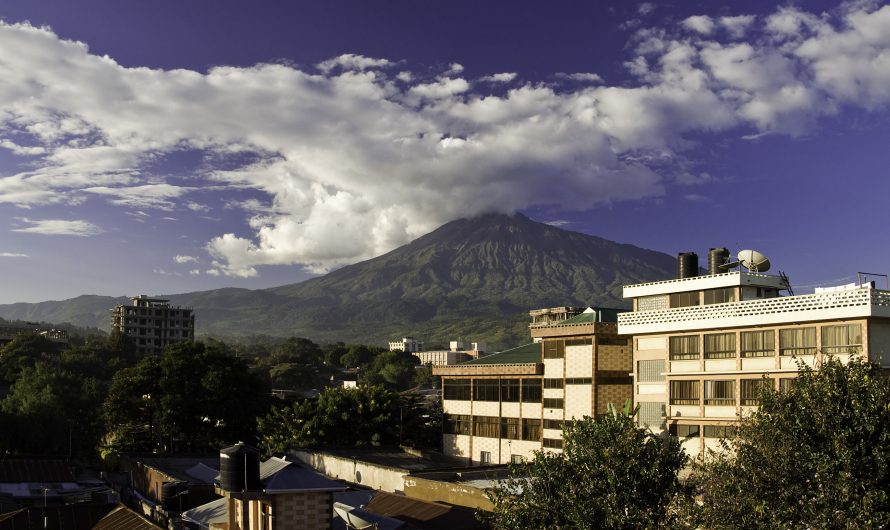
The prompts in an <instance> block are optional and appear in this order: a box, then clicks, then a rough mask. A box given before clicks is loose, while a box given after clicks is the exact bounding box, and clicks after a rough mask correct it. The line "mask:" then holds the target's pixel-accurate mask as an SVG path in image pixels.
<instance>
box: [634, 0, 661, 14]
mask: <svg viewBox="0 0 890 530" xmlns="http://www.w3.org/2000/svg"><path fill="white" fill-rule="evenodd" d="M656 7H658V6H656V5H655V3H654V2H643V3H642V4H640V5H638V6H637V13H639V14H640V15H642V16H646V15H648V14H650V13H652V12H653V11H655V8H656Z"/></svg>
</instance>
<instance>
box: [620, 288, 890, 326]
mask: <svg viewBox="0 0 890 530" xmlns="http://www.w3.org/2000/svg"><path fill="white" fill-rule="evenodd" d="M866 316H885V317H890V291H879V290H875V289H867V288H863V289H856V290H850V291H836V292H826V293H817V294H807V295H799V296H781V297H777V298H763V299H757V300H745V301H741V302H729V303H725V304H711V305H702V306H693V307H678V308H674V309H662V310H656V311H635V312H631V313H621V314H619V315H618V327H619V329H618V332H619V333H622V334H629V333H650V332H659V331H671V330H678V331H679V330H683V329H705V328H708V327H731V326H749V325H768V324H771V323H781V322H793V321H798V320H803V321H807V320H820V319H828V318H845V317H848V318H853V317H866Z"/></svg>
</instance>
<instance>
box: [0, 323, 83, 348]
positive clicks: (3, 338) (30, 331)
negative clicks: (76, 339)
mask: <svg viewBox="0 0 890 530" xmlns="http://www.w3.org/2000/svg"><path fill="white" fill-rule="evenodd" d="M23 335H26V336H27V335H34V336H39V337H43V338H45V339H46V340H48V341H51V342H56V343H59V344H68V332H67V331H66V330H64V329H55V328H51V327H46V326H41V325H40V324H36V323H31V322H27V323H25V324H22V325H17V324H4V325H0V348H2V347H3V346H6V345H7V344H9V343H10V342H12V341H13V340H15V338H16V337H19V336H23Z"/></svg>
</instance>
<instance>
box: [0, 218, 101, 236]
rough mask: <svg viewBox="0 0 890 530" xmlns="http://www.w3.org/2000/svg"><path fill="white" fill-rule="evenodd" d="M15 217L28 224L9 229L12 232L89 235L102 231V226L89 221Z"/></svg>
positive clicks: (48, 234)
mask: <svg viewBox="0 0 890 530" xmlns="http://www.w3.org/2000/svg"><path fill="white" fill-rule="evenodd" d="M16 219H17V220H18V221H20V222H22V223H25V224H27V225H30V226H26V227H22V228H11V229H10V230H12V231H13V232H22V233H25V234H41V235H46V236H78V237H89V236H95V235H98V234H101V233H102V232H104V230H102V228H100V227H99V226H97V225H95V224H93V223H91V222H89V221H82V220H74V221H71V220H65V219H28V218H27V217H17V218H16Z"/></svg>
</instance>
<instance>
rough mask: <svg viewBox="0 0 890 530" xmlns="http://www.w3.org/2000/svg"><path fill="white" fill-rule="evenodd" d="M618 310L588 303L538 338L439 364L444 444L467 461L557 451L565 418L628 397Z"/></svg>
mask: <svg viewBox="0 0 890 530" xmlns="http://www.w3.org/2000/svg"><path fill="white" fill-rule="evenodd" d="M617 314H618V310H600V309H592V308H588V309H587V310H585V311H584V312H582V313H580V314H577V315H575V316H574V317H571V318H568V319H564V320H563V319H559V320H556V321H554V322H551V323H550V324H542V323H540V322H539V323H537V324H535V323H533V326H532V338H533V339H535V340H537V341H539V342H533V343H530V344H526V345H525V346H520V347H518V348H513V349H511V350H507V351H503V352H500V353H496V354H492V355H489V356H485V357H481V358H479V359H474V360H471V361H468V362H465V363H462V364H458V365H454V366H438V367H434V368H433V374H434V375H437V376H440V377H441V378H442V406H443V411H444V414H445V427H444V434H443V450H444V452H445V453H446V454H448V455H454V456H460V457H463V458H466V459H467V460H468V461H469V462H470V463H473V464H503V463H509V462H516V461H521V460H523V459H527V458H531V457H532V456H533V453H534V451H536V450H540V449H542V448H543V449H548V450H553V451H560V450H562V427H563V425H564V424H565V422H567V421H571V420H573V419H579V418H582V417H584V416H594V417H595V416H598V415H601V414H604V413H606V410H607V407H608V404H609V403H614V404H616V405H621V404H623V403H624V402H625V401H627V400H630V399H631V398H632V396H633V391H632V384H631V383H632V380H631V377H630V372H631V370H632V365H631V349H630V346H629V341H628V339H627V338H624V337H619V336H618V334H617V325H616V323H615V318H616V315H617Z"/></svg>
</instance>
